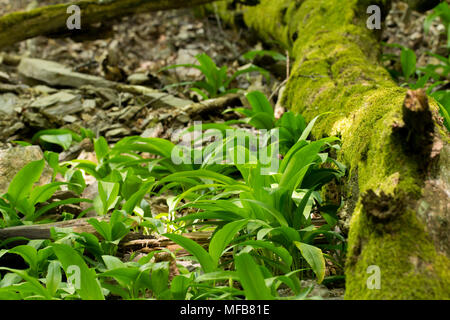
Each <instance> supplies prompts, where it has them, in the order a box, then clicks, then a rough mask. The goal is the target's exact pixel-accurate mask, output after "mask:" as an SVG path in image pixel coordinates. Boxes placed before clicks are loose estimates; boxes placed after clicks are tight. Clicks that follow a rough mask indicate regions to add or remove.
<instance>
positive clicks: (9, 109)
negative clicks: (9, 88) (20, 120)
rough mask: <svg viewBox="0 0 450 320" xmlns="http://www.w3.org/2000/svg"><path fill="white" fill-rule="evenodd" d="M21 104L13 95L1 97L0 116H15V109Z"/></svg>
mask: <svg viewBox="0 0 450 320" xmlns="http://www.w3.org/2000/svg"><path fill="white" fill-rule="evenodd" d="M18 102H19V98H18V97H17V96H16V95H15V94H13V93H5V94H2V95H0V114H2V113H3V114H6V115H9V116H11V115H13V114H14V108H15V107H16V105H17V104H18Z"/></svg>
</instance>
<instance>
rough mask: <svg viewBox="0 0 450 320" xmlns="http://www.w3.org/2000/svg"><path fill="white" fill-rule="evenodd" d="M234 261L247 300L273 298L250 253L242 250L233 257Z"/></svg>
mask: <svg viewBox="0 0 450 320" xmlns="http://www.w3.org/2000/svg"><path fill="white" fill-rule="evenodd" d="M234 262H235V264H236V271H237V273H238V275H239V279H240V282H241V285H242V287H243V288H244V292H245V297H246V299H247V300H273V297H272V296H271V294H270V290H269V288H267V287H266V283H265V281H264V277H263V274H262V272H261V270H260V268H259V266H258V265H257V264H256V262H255V260H253V258H252V256H251V255H250V254H248V253H245V252H243V253H241V254H239V255H237V256H236V257H235V258H234Z"/></svg>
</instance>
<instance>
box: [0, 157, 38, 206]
mask: <svg viewBox="0 0 450 320" xmlns="http://www.w3.org/2000/svg"><path fill="white" fill-rule="evenodd" d="M44 165H45V161H44V159H42V160H38V161H32V162H30V163H28V164H27V165H26V166H24V167H23V168H22V169H21V170H20V171H19V172H18V173H17V174H16V175H15V176H14V178H13V179H12V181H11V183H10V184H9V187H8V193H7V197H8V199H9V201H11V204H12V205H13V206H15V205H16V204H17V202H19V201H21V200H23V199H25V198H26V197H28V196H29V194H30V192H31V189H32V188H33V185H34V183H36V182H37V181H39V178H40V177H41V173H42V170H44Z"/></svg>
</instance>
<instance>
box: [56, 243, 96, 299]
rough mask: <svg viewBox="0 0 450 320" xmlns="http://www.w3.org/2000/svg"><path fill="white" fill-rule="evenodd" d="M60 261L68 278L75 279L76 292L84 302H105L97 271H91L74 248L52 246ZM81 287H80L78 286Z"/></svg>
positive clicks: (57, 244) (63, 245)
mask: <svg viewBox="0 0 450 320" xmlns="http://www.w3.org/2000/svg"><path fill="white" fill-rule="evenodd" d="M51 247H52V248H53V251H54V252H55V254H56V256H57V257H58V260H59V261H60V262H61V265H62V267H63V269H64V271H65V273H66V275H67V276H68V277H72V276H73V277H75V290H76V291H77V292H78V294H79V295H80V297H81V299H83V300H104V299H105V297H104V296H103V292H102V288H101V286H100V284H99V282H98V280H97V278H96V273H95V270H93V269H89V267H88V266H87V265H86V263H85V262H84V260H83V258H82V257H81V256H80V255H79V254H78V252H77V251H75V250H74V249H73V248H72V247H70V246H68V245H66V244H62V243H53V244H51ZM78 285H79V286H78Z"/></svg>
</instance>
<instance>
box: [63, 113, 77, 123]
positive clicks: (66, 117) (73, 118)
mask: <svg viewBox="0 0 450 320" xmlns="http://www.w3.org/2000/svg"><path fill="white" fill-rule="evenodd" d="M63 120H64V122H68V123H74V122H75V121H77V120H78V118H77V117H74V116H70V115H67V116H64V117H63Z"/></svg>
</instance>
